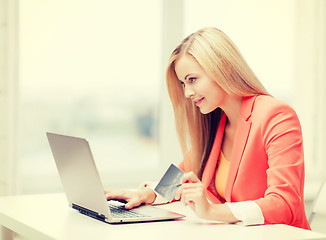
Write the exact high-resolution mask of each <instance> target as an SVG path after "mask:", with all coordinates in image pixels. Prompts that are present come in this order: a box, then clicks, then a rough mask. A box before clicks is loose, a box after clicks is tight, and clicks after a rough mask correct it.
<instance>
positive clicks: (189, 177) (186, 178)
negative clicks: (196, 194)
mask: <svg viewBox="0 0 326 240" xmlns="http://www.w3.org/2000/svg"><path fill="white" fill-rule="evenodd" d="M181 182H182V183H187V182H192V183H196V182H200V180H199V179H198V177H197V176H196V174H194V173H193V172H188V173H185V174H184V175H183V177H182V179H181Z"/></svg>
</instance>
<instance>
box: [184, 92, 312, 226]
mask: <svg viewBox="0 0 326 240" xmlns="http://www.w3.org/2000/svg"><path fill="white" fill-rule="evenodd" d="M225 124H226V116H225V115H223V117H222V118H221V121H220V124H219V127H218V130H217V133H216V137H215V141H214V143H213V147H212V150H211V153H210V156H209V158H208V161H207V164H206V166H205V169H204V172H203V176H202V183H203V184H204V186H205V187H206V195H207V198H208V199H209V200H210V201H211V202H213V203H216V204H218V203H223V202H224V199H221V197H219V196H217V195H216V194H215V193H214V192H216V191H212V189H210V186H209V185H210V183H211V181H212V179H213V178H214V177H215V171H216V165H217V160H218V157H219V154H220V151H221V144H222V139H223V134H224V128H225ZM188 157H191V156H188ZM186 158H187V156H186V157H185V159H184V161H185V160H186ZM228 160H230V170H229V174H228V179H227V183H226V188H225V200H226V201H227V202H239V201H248V200H253V201H255V202H256V203H257V204H258V206H259V207H260V209H261V211H262V213H263V216H264V218H265V224H273V223H280V224H288V225H292V226H295V227H300V228H305V229H310V226H309V224H308V221H307V218H306V215H305V209H304V197H303V191H304V180H305V176H304V174H305V170H304V157H303V145H302V132H301V126H300V123H299V120H298V117H297V115H296V113H295V111H294V110H293V109H292V108H291V107H290V106H289V105H287V104H285V103H284V102H282V101H280V100H277V99H275V98H273V97H270V96H265V95H258V96H253V97H244V98H243V100H242V103H241V109H240V114H239V120H238V125H237V130H236V135H235V141H234V143H233V151H232V157H231V159H228ZM184 161H183V162H181V164H180V168H182V169H183V170H185V171H187V170H189V169H184Z"/></svg>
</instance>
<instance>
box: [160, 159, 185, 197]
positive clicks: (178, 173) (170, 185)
mask: <svg viewBox="0 0 326 240" xmlns="http://www.w3.org/2000/svg"><path fill="white" fill-rule="evenodd" d="M184 174H185V173H184V172H183V171H182V170H181V169H179V168H178V167H176V166H175V165H174V164H171V165H170V167H169V168H168V170H167V171H166V172H165V174H164V176H163V177H162V179H161V181H160V182H159V183H158V184H157V186H156V188H155V189H154V190H155V192H157V193H158V194H160V195H161V196H162V197H164V198H165V199H166V200H167V201H169V202H170V201H172V200H173V198H174V196H175V193H176V192H177V189H178V187H180V185H181V179H182V177H183V175H184Z"/></svg>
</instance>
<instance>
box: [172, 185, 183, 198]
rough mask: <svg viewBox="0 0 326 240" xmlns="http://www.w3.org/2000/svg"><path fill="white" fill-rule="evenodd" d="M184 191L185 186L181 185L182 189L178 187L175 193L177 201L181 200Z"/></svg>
mask: <svg viewBox="0 0 326 240" xmlns="http://www.w3.org/2000/svg"><path fill="white" fill-rule="evenodd" d="M182 191H183V186H182V185H181V186H180V187H178V189H177V191H176V193H175V196H174V199H175V200H177V201H178V200H180V197H181V193H182Z"/></svg>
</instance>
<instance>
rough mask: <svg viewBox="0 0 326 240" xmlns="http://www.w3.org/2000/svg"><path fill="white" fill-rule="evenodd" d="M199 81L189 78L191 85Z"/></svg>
mask: <svg viewBox="0 0 326 240" xmlns="http://www.w3.org/2000/svg"><path fill="white" fill-rule="evenodd" d="M196 80H197V78H189V82H190V83H194V82H195V81H196Z"/></svg>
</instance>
